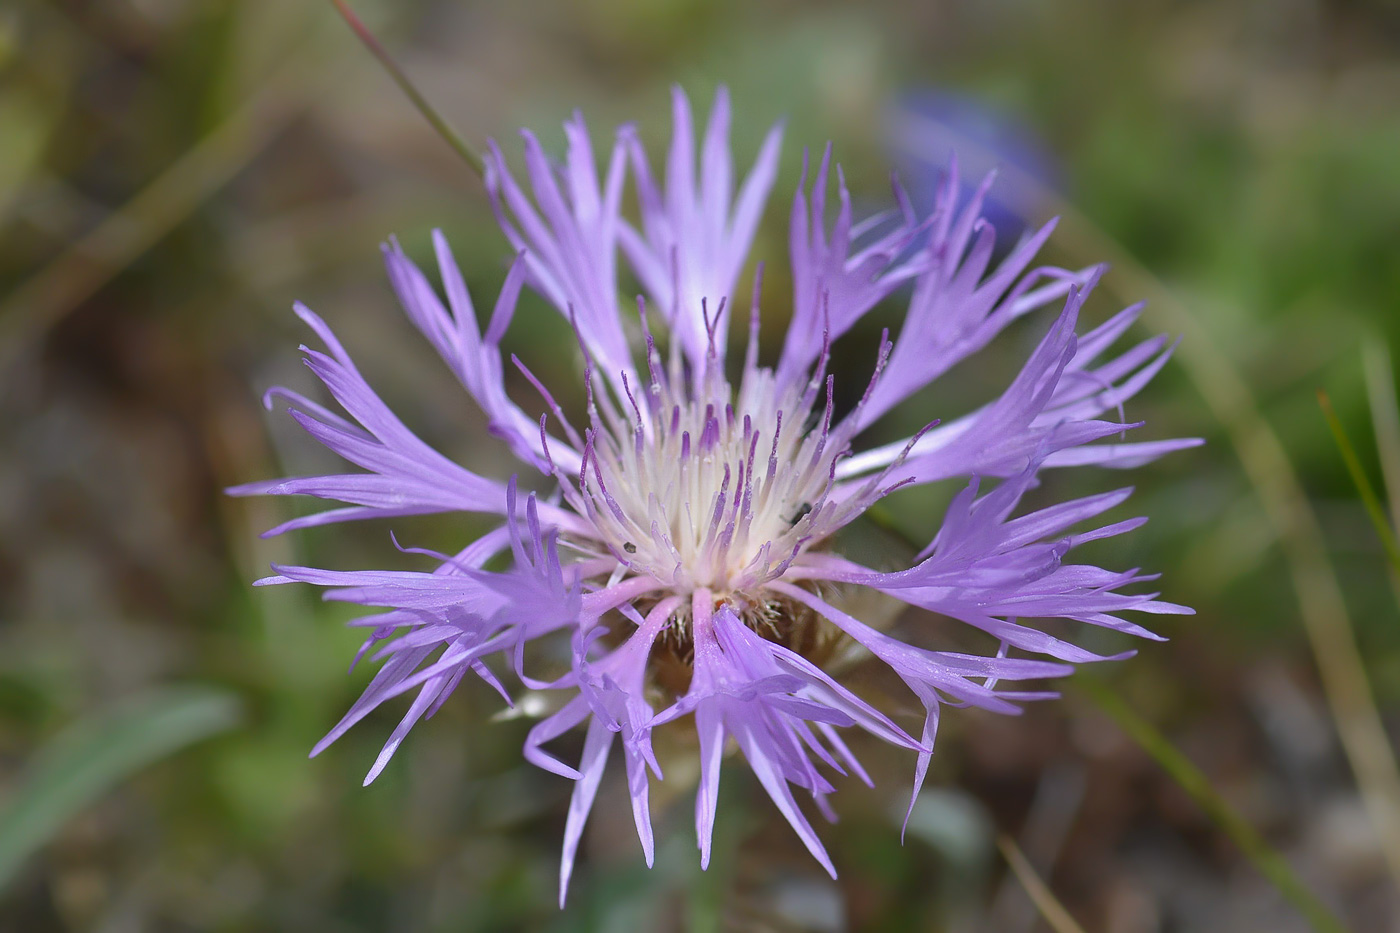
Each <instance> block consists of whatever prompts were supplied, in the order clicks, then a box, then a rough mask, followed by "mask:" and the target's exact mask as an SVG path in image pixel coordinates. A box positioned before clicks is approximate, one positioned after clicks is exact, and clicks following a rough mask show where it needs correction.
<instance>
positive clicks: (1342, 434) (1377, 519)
mask: <svg viewBox="0 0 1400 933" xmlns="http://www.w3.org/2000/svg"><path fill="white" fill-rule="evenodd" d="M1317 403H1318V404H1319V405H1320V406H1322V415H1323V417H1325V418H1326V419H1327V426H1328V427H1329V428H1331V429H1332V437H1333V438H1334V439H1335V440H1336V442H1337V450H1339V451H1340V452H1341V454H1342V462H1343V463H1345V464H1346V467H1347V472H1348V473H1349V474H1351V482H1352V485H1354V486H1355V487H1356V491H1357V493H1358V494H1359V495H1360V496H1361V504H1362V505H1364V506H1365V507H1366V514H1367V515H1368V516H1369V517H1370V519H1371V524H1372V525H1373V526H1375V529H1376V536H1377V537H1378V538H1380V539H1381V546H1382V547H1383V548H1385V556H1386V557H1387V558H1388V559H1389V560H1390V566H1391V567H1392V568H1394V569H1395V572H1396V573H1400V547H1397V546H1396V543H1395V532H1394V531H1393V530H1392V529H1391V527H1390V519H1389V518H1387V516H1386V514H1385V506H1383V505H1381V500H1380V497H1379V496H1377V495H1376V491H1375V489H1373V488H1372V487H1371V481H1370V480H1369V479H1367V478H1366V471H1365V470H1364V469H1362V467H1361V458H1360V457H1358V456H1357V455H1356V448H1355V447H1353V446H1352V445H1351V438H1349V437H1347V432H1346V429H1345V428H1344V427H1342V420H1341V419H1340V418H1338V417H1337V412H1336V411H1335V410H1333V408H1332V400H1331V399H1329V398H1328V397H1327V393H1326V392H1324V391H1322V390H1321V389H1318V391H1317Z"/></svg>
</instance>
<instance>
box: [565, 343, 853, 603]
mask: <svg viewBox="0 0 1400 933" xmlns="http://www.w3.org/2000/svg"><path fill="white" fill-rule="evenodd" d="M705 394H706V395H707V396H708V397H706V398H690V399H683V400H682V399H676V398H673V397H671V393H670V392H669V391H668V390H667V389H666V388H665V387H664V386H662V385H660V384H657V383H653V384H651V385H650V386H648V387H647V391H646V393H645V394H642V393H637V392H635V391H629V392H628V393H627V395H628V398H627V400H626V402H627V405H628V407H629V408H630V411H628V412H626V414H625V415H624V413H623V412H622V411H620V410H619V409H618V408H616V407H614V406H613V405H611V404H609V403H608V401H607V400H606V398H605V399H604V404H603V406H602V408H603V412H602V417H595V418H594V421H593V424H594V428H593V430H592V432H590V434H589V443H588V448H589V449H588V451H587V453H586V454H585V463H584V468H583V471H582V477H581V479H582V483H581V485H582V490H583V494H584V500H585V502H584V504H585V506H586V507H587V511H588V512H589V514H590V517H591V518H592V520H593V523H594V525H595V526H596V527H597V529H598V531H599V533H600V535H601V537H602V538H603V540H604V541H605V542H606V543H607V545H608V546H609V548H610V549H611V550H612V552H613V555H614V556H615V557H616V558H617V559H618V560H619V561H620V562H621V563H622V564H623V565H624V566H626V567H627V568H628V569H629V570H630V571H632V572H633V573H637V574H646V575H649V576H652V577H655V578H656V579H658V580H661V581H663V582H665V583H666V584H667V585H668V586H672V587H674V588H675V589H676V590H677V591H679V592H689V591H692V590H694V589H697V588H700V587H706V588H709V589H711V590H713V591H715V592H716V593H736V592H743V591H745V590H749V589H752V588H754V587H756V586H758V585H759V584H762V583H763V582H765V581H767V580H770V579H772V578H774V577H776V576H779V575H781V574H782V573H783V571H784V570H786V568H787V567H788V565H789V564H791V562H792V561H793V559H795V558H796V557H797V555H798V554H800V553H801V552H802V551H803V550H804V549H805V548H807V547H809V546H810V545H812V544H813V543H815V542H816V541H818V540H820V539H821V538H823V537H825V536H826V535H828V534H830V532H831V531H832V530H834V529H835V528H836V527H839V525H840V524H841V522H840V521H839V520H837V518H838V516H837V514H836V513H844V512H845V511H847V510H846V509H844V508H841V507H839V506H838V504H837V503H834V502H831V501H829V499H828V495H829V493H830V491H831V482H832V475H833V466H834V461H835V458H836V457H837V456H838V455H839V454H841V453H842V450H841V449H840V448H841V447H842V446H843V445H841V444H838V443H836V442H835V438H833V437H831V436H830V435H829V430H828V429H829V425H828V424H827V421H826V418H825V417H823V418H822V419H821V420H819V421H817V422H816V423H815V424H813V423H811V418H812V415H813V414H814V407H813V401H814V399H815V398H816V397H817V393H816V391H815V390H814V387H812V386H808V387H807V390H806V391H805V392H804V391H802V390H801V389H797V390H789V391H787V392H784V393H783V395H782V397H781V398H778V397H777V393H776V390H775V387H774V379H773V373H772V372H771V371H770V370H767V369H762V370H757V369H756V370H749V371H748V372H747V373H746V375H745V379H744V382H743V385H742V387H741V390H740V392H739V393H738V398H737V399H734V398H733V396H734V393H733V391H732V390H731V388H730V387H729V385H728V384H727V383H724V382H722V381H718V380H716V381H713V382H712V383H711V385H710V386H709V387H708V390H707V391H706V393H705ZM818 413H820V412H818Z"/></svg>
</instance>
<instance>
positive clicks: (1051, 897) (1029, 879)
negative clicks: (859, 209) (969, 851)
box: [997, 834, 1084, 933]
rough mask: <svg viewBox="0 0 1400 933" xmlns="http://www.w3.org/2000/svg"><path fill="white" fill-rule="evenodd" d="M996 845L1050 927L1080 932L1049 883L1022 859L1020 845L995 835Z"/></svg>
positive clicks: (1065, 932) (1062, 931) (1058, 931)
mask: <svg viewBox="0 0 1400 933" xmlns="http://www.w3.org/2000/svg"><path fill="white" fill-rule="evenodd" d="M997 848H998V849H1000V850H1001V855H1002V858H1004V859H1006V864H1007V865H1009V866H1011V873H1012V874H1014V875H1015V876H1016V880H1017V881H1019V882H1021V887H1023V888H1025V889H1026V894H1027V895H1029V897H1030V899H1031V902H1032V903H1034V904H1035V909H1036V910H1038V911H1040V916H1041V918H1042V919H1043V920H1044V921H1045V922H1046V923H1047V924H1049V926H1050V929H1052V930H1054V931H1055V933H1084V928H1083V927H1082V926H1080V925H1079V923H1078V921H1076V920H1075V919H1074V917H1073V916H1072V915H1071V914H1070V912H1069V911H1068V910H1066V909H1065V907H1064V905H1063V904H1061V903H1060V901H1059V899H1058V898H1056V897H1055V893H1054V892H1053V891H1051V890H1050V886H1049V885H1047V884H1046V883H1045V882H1044V881H1042V880H1041V878H1040V875H1038V874H1037V873H1036V870H1035V866H1033V865H1032V864H1031V863H1030V859H1028V858H1026V856H1025V853H1023V852H1022V851H1021V848H1020V846H1018V845H1016V840H1014V839H1012V838H1011V837H1010V836H1007V835H1005V834H1003V835H1000V836H997Z"/></svg>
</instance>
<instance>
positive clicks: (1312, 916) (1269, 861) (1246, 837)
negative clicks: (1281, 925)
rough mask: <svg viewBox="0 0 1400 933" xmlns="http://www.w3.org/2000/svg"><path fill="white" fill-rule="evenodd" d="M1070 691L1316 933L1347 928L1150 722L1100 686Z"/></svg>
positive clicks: (1088, 681)
mask: <svg viewBox="0 0 1400 933" xmlns="http://www.w3.org/2000/svg"><path fill="white" fill-rule="evenodd" d="M1073 685H1074V688H1075V689H1076V690H1077V691H1078V692H1079V693H1080V694H1081V695H1083V696H1084V697H1086V698H1088V699H1089V700H1090V701H1091V702H1092V703H1093V704H1094V706H1095V707H1097V708H1098V709H1099V710H1100V711H1102V712H1103V713H1105V714H1106V715H1107V716H1108V717H1109V718H1110V719H1112V720H1113V721H1114V722H1115V723H1117V724H1118V727H1119V728H1120V729H1122V730H1123V731H1124V732H1126V733H1127V734H1128V736H1129V737H1131V738H1132V740H1133V741H1134V742H1136V743H1137V744H1138V746H1139V747H1141V748H1142V750H1143V751H1145V752H1147V753H1148V754H1149V755H1151V756H1152V758H1153V760H1155V761H1156V762H1157V764H1159V765H1161V767H1162V770H1164V771H1166V772H1167V774H1169V775H1171V778H1172V780H1174V781H1175V782H1176V783H1177V785H1179V786H1180V787H1181V789H1182V790H1184V791H1186V793H1188V794H1190V795H1191V797H1192V799H1193V800H1195V801H1196V803H1197V805H1198V806H1200V808H1201V809H1202V810H1204V811H1205V813H1206V815H1207V816H1209V817H1210V819H1211V821H1212V822H1214V823H1215V825H1216V826H1219V827H1220V829H1221V830H1222V831H1224V833H1225V834H1226V835H1227V836H1229V837H1230V838H1231V839H1232V840H1233V841H1234V843H1235V845H1237V846H1239V847H1240V850H1241V851H1242V852H1244V854H1245V856H1246V857H1248V859H1249V860H1250V861H1251V862H1253V863H1254V866H1255V867H1256V868H1258V869H1259V872H1260V874H1262V875H1263V876H1264V877H1265V878H1267V879H1268V880H1269V882H1270V883H1271V884H1273V886H1274V887H1275V888H1277V889H1278V891H1279V893H1281V894H1282V895H1283V896H1284V897H1286V898H1287V899H1288V900H1289V902H1290V903H1292V904H1293V906H1294V907H1296V908H1297V909H1298V912H1299V913H1301V914H1302V915H1303V916H1304V917H1305V918H1307V921H1308V923H1309V924H1311V926H1312V928H1313V929H1314V930H1316V931H1317V933H1345V931H1346V929H1347V928H1346V927H1345V926H1344V925H1343V924H1342V922H1341V920H1339V919H1338V918H1337V915H1336V914H1334V913H1333V912H1332V911H1331V910H1330V909H1329V908H1328V907H1327V905H1325V904H1323V903H1322V901H1320V900H1318V898H1317V896H1316V895H1315V894H1313V893H1312V891H1311V890H1310V889H1309V888H1308V886H1307V885H1306V884H1304V883H1303V880H1302V879H1301V878H1299V877H1298V875H1297V874H1296V873H1295V872H1294V871H1293V868H1292V866H1290V865H1289V864H1288V860H1287V859H1285V858H1284V857H1283V856H1282V855H1280V854H1279V853H1278V852H1277V851H1275V850H1274V849H1273V848H1272V847H1271V846H1270V845H1269V844H1268V843H1267V842H1265V841H1264V837H1262V836H1260V835H1259V833H1258V831H1257V830H1255V828H1254V827H1253V826H1251V825H1250V824H1249V823H1248V822H1247V821H1246V820H1245V819H1244V817H1242V816H1240V815H1239V814H1238V813H1237V812H1235V809H1234V808H1233V807H1231V806H1230V805H1229V804H1228V803H1226V802H1225V798H1223V797H1221V796H1220V794H1219V793H1218V792H1217V791H1216V789H1215V787H1214V786H1212V785H1211V783H1210V779H1209V778H1208V777H1206V776H1205V774H1204V773H1202V772H1201V770H1200V769H1199V768H1197V767H1196V766H1195V765H1194V764H1192V763H1191V761H1190V759H1188V758H1187V757H1186V756H1185V755H1183V754H1182V753H1181V752H1180V751H1179V750H1178V749H1177V748H1176V746H1174V745H1173V744H1172V743H1171V742H1170V741H1169V740H1168V739H1167V737H1166V736H1164V735H1163V734H1162V733H1161V732H1159V731H1158V730H1157V728H1156V727H1155V726H1153V725H1152V724H1151V723H1150V722H1148V721H1147V720H1145V719H1143V718H1142V717H1141V716H1139V715H1138V714H1137V713H1135V712H1133V711H1132V710H1131V709H1129V708H1128V705H1127V704H1126V703H1124V702H1123V700H1122V699H1121V698H1120V697H1119V696H1118V695H1117V694H1116V693H1114V692H1113V691H1112V690H1111V689H1109V688H1108V687H1107V686H1106V685H1104V684H1103V683H1101V682H1099V681H1097V680H1094V679H1092V678H1089V677H1076V678H1075V679H1074V681H1073Z"/></svg>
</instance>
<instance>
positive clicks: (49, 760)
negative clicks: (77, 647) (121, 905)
mask: <svg viewBox="0 0 1400 933" xmlns="http://www.w3.org/2000/svg"><path fill="white" fill-rule="evenodd" d="M241 716H242V712H241V708H240V704H239V701H238V698H237V697H236V696H234V695H233V694H231V693H229V692H228V691H225V690H216V689H212V688H208V687H167V688H163V689H160V690H156V691H153V692H150V693H145V694H142V695H139V696H136V697H132V698H130V699H128V700H126V701H124V702H122V703H118V704H116V705H114V706H112V707H111V708H109V709H106V710H103V711H101V712H98V713H96V714H93V715H90V716H88V717H85V718H83V719H80V720H79V721H78V722H76V723H74V724H73V725H72V726H70V727H69V728H68V729H67V730H66V731H64V732H62V733H60V734H59V735H58V736H56V737H55V738H54V739H53V741H52V742H50V743H49V744H48V745H47V746H45V747H44V748H43V749H41V750H40V751H39V753H38V754H37V755H36V756H35V757H34V760H33V761H32V762H31V764H30V766H29V769H28V773H27V774H26V776H25V778H24V781H23V783H22V784H21V785H20V787H19V789H18V790H17V791H16V793H15V794H14V795H13V796H12V797H11V798H10V799H9V801H7V805H6V806H5V809H4V811H3V813H0V890H3V889H4V888H5V886H6V885H8V884H9V882H10V881H11V879H12V878H13V877H14V875H15V872H16V871H18V869H19V868H20V867H21V866H22V865H23V864H24V861H25V860H26V859H27V858H28V857H29V856H30V855H32V854H33V853H34V852H35V851H36V850H38V849H39V848H41V847H42V846H43V845H44V844H45V843H47V842H48V841H49V840H50V839H51V838H53V836H54V835H55V834H56V833H58V831H59V830H61V829H62V828H63V826H64V825H65V824H66V823H67V822H68V821H69V820H70V819H71V818H72V817H73V816H74V815H75V814H77V813H78V812H79V811H80V810H82V809H83V807H85V806H87V805H88V804H90V803H92V802H93V801H94V800H97V799H98V798H100V797H101V796H102V795H103V794H104V793H106V792H107V791H109V790H111V789H112V788H113V787H114V786H116V785H117V784H119V783H121V782H122V781H123V780H125V779H126V778H127V777H129V776H131V775H132V774H135V773H136V772H138V771H140V770H141V769H143V768H145V767H146V766H148V765H151V764H153V763H155V762H157V761H160V760H161V759H163V758H166V757H169V756H170V755H172V754H174V753H175V752H177V751H179V750H180V749H182V748H185V747H186V746H188V745H191V744H193V743H195V742H197V741H199V740H200V739H203V738H207V737H209V736H211V735H215V734H217V733H220V732H224V731H226V730H228V729H231V728H232V727H233V726H234V725H235V724H237V723H238V721H239V720H240V718H241Z"/></svg>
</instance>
